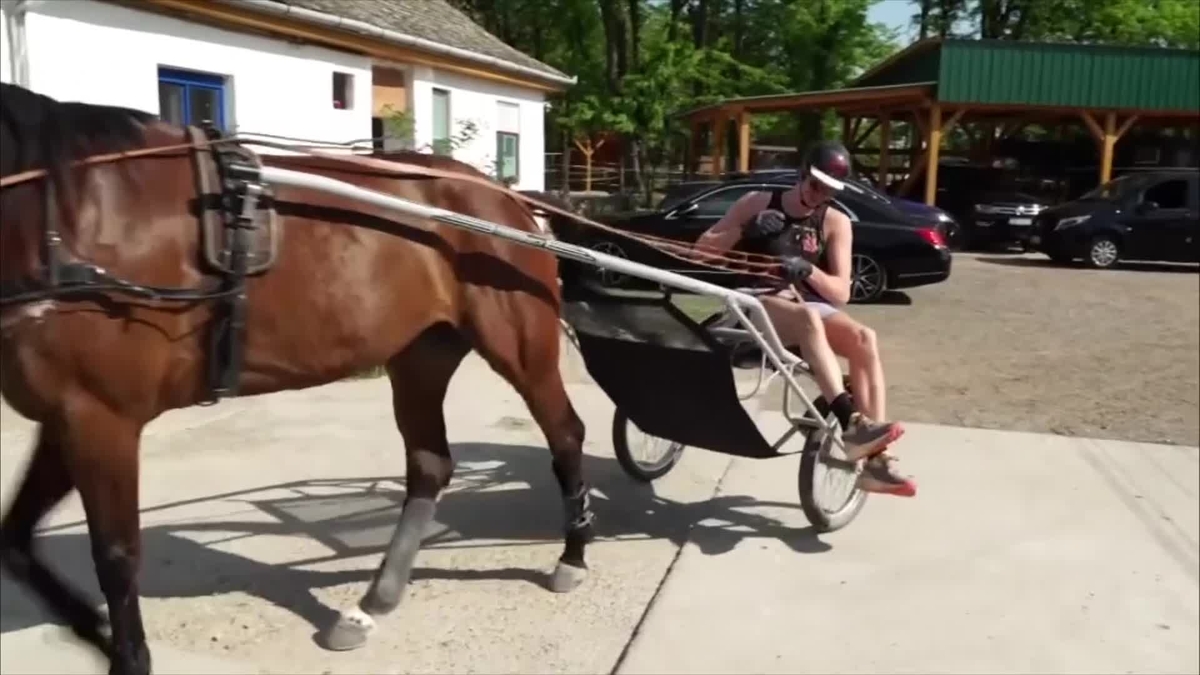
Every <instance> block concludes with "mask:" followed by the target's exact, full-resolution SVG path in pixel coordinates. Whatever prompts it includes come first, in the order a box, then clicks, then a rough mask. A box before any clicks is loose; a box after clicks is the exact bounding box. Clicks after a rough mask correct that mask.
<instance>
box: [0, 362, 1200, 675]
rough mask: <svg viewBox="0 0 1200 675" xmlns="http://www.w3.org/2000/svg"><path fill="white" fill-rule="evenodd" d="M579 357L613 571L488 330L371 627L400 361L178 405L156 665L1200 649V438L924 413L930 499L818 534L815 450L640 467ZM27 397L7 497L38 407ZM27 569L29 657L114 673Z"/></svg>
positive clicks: (5, 655)
mask: <svg viewBox="0 0 1200 675" xmlns="http://www.w3.org/2000/svg"><path fill="white" fill-rule="evenodd" d="M568 366H569V367H568V370H569V374H568V379H569V380H570V384H569V388H570V394H571V396H572V400H573V402H574V403H575V405H576V407H577V409H578V410H579V411H580V414H581V415H582V416H583V418H584V420H585V422H586V423H587V425H588V444H587V447H586V451H587V453H588V456H587V465H586V470H587V472H588V477H589V479H590V480H591V481H592V482H593V484H594V485H595V487H596V493H597V498H596V500H595V502H596V509H597V512H598V519H599V527H600V532H601V536H602V539H601V540H600V541H598V542H597V543H596V544H594V545H593V546H592V547H591V549H589V552H590V559H589V562H590V563H591V565H592V568H593V574H592V577H591V578H590V579H589V580H588V582H587V583H586V584H585V585H584V586H583V587H581V588H580V589H578V590H577V591H575V592H574V593H572V594H568V595H554V594H551V593H549V592H548V591H546V590H544V589H543V588H542V587H541V583H542V579H543V577H544V574H545V573H546V572H547V571H549V570H550V569H552V567H553V564H554V561H555V559H556V557H557V555H558V554H559V552H560V550H561V544H560V541H559V531H558V528H559V520H560V518H561V511H560V506H559V502H558V497H557V494H556V489H555V485H554V482H553V478H552V476H551V473H550V469H549V455H548V453H547V451H546V450H545V442H544V440H543V439H542V437H541V434H540V432H539V431H538V430H537V428H536V426H534V425H533V423H532V422H531V421H530V420H529V415H528V412H527V411H526V410H525V408H524V406H523V404H522V403H521V402H520V400H519V399H518V398H517V396H516V394H515V393H514V392H512V391H511V390H510V389H508V387H507V385H506V384H504V383H503V382H502V381H500V380H499V378H497V377H496V376H495V375H493V374H492V373H491V372H490V371H488V370H487V368H486V367H485V366H483V365H482V363H481V362H480V361H479V360H478V359H475V358H473V357H472V358H470V359H469V360H468V362H467V363H466V364H465V365H464V368H463V369H462V370H461V371H460V372H459V374H458V375H456V377H455V380H454V382H453V383H452V385H451V391H450V395H449V400H448V404H447V410H446V416H447V424H448V427H449V429H450V435H451V441H452V443H454V453H455V457H456V458H457V459H458V461H459V464H458V471H457V473H456V477H455V481H454V484H453V485H452V487H451V489H450V491H449V493H448V494H447V495H446V497H445V498H444V500H443V502H442V505H441V507H440V510H439V514H438V521H439V527H440V529H439V530H437V531H435V533H434V534H433V535H432V537H431V540H430V541H429V543H428V544H427V546H428V548H427V549H426V550H424V551H423V552H422V554H421V556H420V557H419V558H418V563H417V567H418V570H417V572H416V575H415V576H416V579H415V581H414V583H413V584H412V586H411V587H410V592H409V596H408V598H407V600H406V601H405V603H404V604H403V605H402V606H401V608H400V609H399V610H397V612H396V613H395V614H394V615H393V616H391V617H388V618H387V619H386V620H385V621H384V622H383V623H382V624H381V630H379V631H378V632H377V634H376V636H375V638H374V640H373V642H372V643H371V644H370V645H368V646H367V647H366V648H364V649H362V650H359V651H356V652H351V653H331V652H327V651H324V650H322V649H320V648H319V647H318V646H316V645H315V644H314V643H313V641H312V639H311V636H312V634H313V632H314V630H315V626H320V625H324V624H325V622H327V621H328V620H330V619H331V618H332V616H333V614H334V612H336V610H337V609H340V608H342V607H345V606H347V605H348V604H349V603H351V602H352V601H353V600H354V599H355V598H357V597H358V596H359V594H360V593H361V592H362V590H363V589H364V588H365V586H366V584H367V581H368V580H369V576H370V574H371V572H372V571H373V570H374V568H375V566H376V564H377V563H378V560H379V553H380V551H381V550H382V548H383V546H384V544H385V543H386V541H387V538H388V537H389V536H390V533H391V527H392V526H393V524H394V523H395V518H396V513H397V510H398V503H399V500H400V499H401V498H402V494H403V493H402V490H403V484H402V477H401V474H402V473H403V454H402V447H401V443H400V439H399V436H398V434H397V433H396V432H395V430H394V428H393V426H392V423H391V413H390V409H389V407H390V404H389V396H388V394H387V383H386V380H365V381H349V382H342V383H338V384H334V385H330V386H327V387H321V388H318V389H313V390H308V391H303V392H287V393H282V394H277V395H272V396H265V397H257V398H251V399H239V400H233V401H227V402H224V403H222V404H220V405H218V406H215V407H213V408H197V409H190V410H186V411H177V412H173V413H170V414H169V415H166V416H164V417H163V418H162V419H160V420H157V421H156V422H155V423H154V424H153V425H152V426H151V428H150V429H148V431H147V434H146V440H145V442H144V452H145V455H146V457H147V459H146V461H145V463H144V465H143V481H142V504H143V508H144V510H145V513H144V515H143V527H144V533H145V537H144V541H145V562H144V565H143V572H142V576H141V579H142V584H141V585H142V597H143V611H144V614H145V620H146V626H147V631H148V633H149V638H150V641H151V648H152V649H153V650H154V654H155V659H156V672H161V673H169V672H180V673H183V672H191V673H195V672H247V673H249V672H255V673H257V672H263V673H297V672H303V673H353V672H358V673H361V672H378V673H389V672H406V673H413V672H429V673H433V672H459V673H462V672H489V673H491V672H496V673H510V672H517V671H521V672H567V673H598V672H609V671H611V670H613V669H614V667H618V666H619V672H624V673H659V672H663V673H665V672H688V673H711V672H742V673H750V672H788V673H800V672H813V673H815V672H822V673H829V672H915V671H918V670H920V671H922V672H989V673H996V672H1024V673H1033V672H1039V673H1045V672H1064V673H1065V672H1098V671H1103V672H1120V671H1126V670H1129V671H1136V672H1179V673H1183V672H1197V671H1200V658H1198V657H1197V638H1196V635H1197V630H1198V628H1200V621H1198V614H1200V607H1198V605H1200V602H1198V600H1197V593H1198V581H1197V580H1198V579H1200V569H1198V563H1197V541H1198V538H1200V536H1198V530H1200V515H1198V501H1197V494H1198V492H1200V490H1198V486H1197V482H1198V478H1197V475H1198V469H1200V465H1198V459H1197V458H1198V456H1200V451H1198V450H1197V449H1196V448H1180V447H1175V446H1148V445H1135V444H1125V443H1114V442H1100V441H1089V440H1085V439H1070V438H1062V437H1046V436H1037V435H1032V434H1018V433H1008V432H988V431H979V430H967V429H954V428H942V427H933V426H925V425H914V426H913V427H912V428H910V431H909V433H908V436H907V437H906V438H905V439H904V440H903V441H902V442H901V445H900V446H898V448H897V450H898V452H899V454H900V456H901V457H902V458H903V464H902V465H901V466H903V467H904V468H905V469H906V470H909V471H912V472H913V473H915V474H916V475H917V476H918V479H919V482H920V486H921V493H920V495H919V496H918V498H917V499H914V500H899V499H894V498H884V497H876V498H873V499H872V500H871V501H869V503H868V504H867V507H866V509H865V510H864V512H863V513H862V514H861V515H860V516H859V518H858V520H856V521H855V522H854V523H852V524H851V525H850V526H849V527H848V528H847V529H845V530H843V531H841V532H837V533H833V534H830V535H823V536H821V537H820V538H817V537H814V536H812V535H811V534H810V533H809V532H808V531H807V530H806V527H805V526H806V522H805V521H804V518H803V516H802V514H801V513H800V511H799V508H798V506H797V496H796V488H795V484H796V481H795V470H796V467H797V463H798V462H797V459H796V458H795V457H791V458H783V459H777V460H763V461H752V460H738V461H733V462H731V461H730V460H729V459H728V458H726V457H723V456H719V455H714V454H712V453H706V452H701V451H690V452H687V453H685V456H684V459H683V461H682V462H681V463H680V464H679V466H678V467H676V469H675V470H674V471H673V472H672V473H670V474H668V475H667V476H666V477H664V478H662V479H660V481H658V482H657V483H655V484H654V485H653V486H643V485H639V484H636V483H634V482H633V481H631V480H630V479H628V478H626V477H625V476H624V474H623V473H621V470H620V468H619V467H617V465H616V462H615V461H614V460H613V459H612V451H611V442H610V438H609V432H610V429H609V427H610V422H611V414H612V404H611V402H609V401H608V400H607V397H605V396H604V394H603V393H602V392H600V391H599V390H598V389H597V388H596V387H595V386H594V385H592V384H590V383H589V381H588V379H587V377H586V375H584V374H583V373H582V370H581V369H580V368H578V364H577V363H568ZM3 415H4V416H3V417H2V418H0V421H2V422H3V429H2V434H0V459H2V460H3V461H2V462H0V481H2V482H0V499H2V500H3V502H4V503H5V504H7V502H8V500H9V499H11V495H12V493H13V487H14V486H13V479H14V478H15V477H16V476H18V475H19V472H20V470H21V468H22V466H21V465H22V464H23V462H24V461H25V457H26V456H27V450H28V445H29V440H30V435H29V426H28V424H27V423H25V422H24V421H23V420H20V419H19V418H15V417H14V416H12V415H11V412H10V411H3ZM762 419H763V422H764V424H765V425H767V428H768V430H769V431H771V430H773V431H780V430H781V429H780V427H781V424H780V421H779V420H778V419H777V418H774V417H773V416H772V415H770V414H769V413H763V414H762ZM398 481H399V482H398ZM81 515H82V513H81V510H80V509H79V504H78V499H77V498H76V497H72V498H71V499H70V500H68V502H67V503H66V504H64V505H63V507H61V508H60V509H59V510H58V511H57V512H56V513H55V515H54V517H53V519H52V521H51V524H50V531H48V532H47V533H45V534H44V535H43V539H42V542H43V548H44V550H46V551H47V553H48V555H50V556H51V557H52V558H53V560H54V562H55V565H56V566H57V567H59V568H60V569H62V570H63V571H64V573H65V574H67V575H68V576H69V577H70V578H71V579H72V580H74V581H75V582H76V583H78V584H80V585H81V587H83V588H85V589H87V591H88V592H89V593H90V594H91V596H92V597H93V598H94V599H96V601H97V603H99V598H100V595H99V593H98V591H97V589H96V583H95V581H94V574H93V572H92V570H91V563H90V556H89V553H88V548H87V542H86V537H85V535H84V534H83V531H84V530H83V528H82V527H81V526H80V525H79V523H80V518H81ZM681 546H682V549H681V548H680V547H681ZM2 590H3V594H2V595H0V601H2V609H3V612H2V615H0V618H2V620H3V625H2V626H0V671H2V672H3V673H26V672H28V673H34V672H37V673H48V672H67V673H74V672H80V673H82V672H103V669H102V667H100V665H99V664H97V663H96V662H95V661H94V659H93V658H92V657H91V655H90V653H89V652H87V650H84V649H82V648H80V647H78V646H77V645H76V644H75V643H74V641H73V640H71V639H69V638H68V637H65V636H64V634H63V633H64V631H62V629H60V628H57V627H54V626H52V625H50V622H49V621H48V619H47V617H46V616H45V613H44V612H43V611H42V610H41V609H40V608H39V607H38V606H37V605H36V604H34V603H33V602H31V601H30V600H29V598H28V597H26V596H25V595H24V593H23V592H22V591H21V590H19V589H17V588H16V587H15V586H14V585H13V584H11V583H10V582H9V581H8V580H7V579H5V580H4V581H3V589H2ZM647 608H648V609H647ZM635 629H636V634H635ZM631 640H632V642H631Z"/></svg>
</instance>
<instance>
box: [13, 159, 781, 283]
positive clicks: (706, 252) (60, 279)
mask: <svg viewBox="0 0 1200 675" xmlns="http://www.w3.org/2000/svg"><path fill="white" fill-rule="evenodd" d="M296 140H300V139H296ZM221 145H242V146H248V145H249V146H252V145H258V146H262V147H269V148H275V149H279V150H285V151H289V152H297V153H299V154H300V155H301V156H306V157H313V158H321V159H327V160H331V161H333V162H337V163H341V164H345V165H350V166H359V167H362V168H367V169H371V170H373V171H378V172H383V173H385V174H390V175H392V176H395V177H398V178H399V177H406V176H413V175H416V176H422V177H426V178H438V179H445V180H456V181H465V182H469V183H472V184H475V185H480V186H482V187H486V188H488V189H490V190H496V191H499V192H503V193H505V194H507V195H508V196H509V197H511V198H513V199H516V200H518V201H520V202H523V203H525V204H526V205H528V206H530V207H533V208H534V209H540V210H541V211H543V212H546V213H552V214H556V215H559V216H562V217H564V218H567V219H569V220H572V221H574V222H577V223H580V224H582V225H586V226H588V227H592V228H595V229H598V230H601V231H604V232H607V233H609V234H612V235H615V236H618V237H622V238H625V239H629V240H633V241H637V242H639V243H641V244H643V245H645V246H648V247H650V248H652V249H654V250H657V251H659V252H660V253H663V254H665V255H667V256H670V257H672V258H675V259H677V260H682V261H683V262H686V263H690V264H693V265H698V266H701V267H706V268H709V269H716V270H720V271H724V272H730V273H735V274H742V275H746V276H754V277H760V278H763V279H766V280H768V281H771V282H779V281H781V280H782V279H781V277H780V276H779V275H778V274H776V273H774V271H775V270H778V269H779V263H778V260H777V259H776V258H774V257H772V256H765V255H760V254H753V253H743V252H739V251H725V252H721V251H717V250H716V249H712V248H709V247H707V246H701V245H696V244H692V243H689V242H683V241H679V240H675V239H669V238H666V237H657V236H654V235H648V234H635V233H632V232H626V231H624V230H620V229H618V228H615V227H612V226H610V225H605V224H603V223H599V222H596V221H594V220H591V219H589V218H586V217H584V216H581V215H579V214H577V213H573V212H571V211H568V210H566V209H563V208H560V207H557V206H554V205H552V204H548V203H545V202H543V201H541V200H538V199H534V198H533V197H529V196H527V195H523V194H520V193H519V192H516V191H515V190H512V189H511V188H509V187H507V186H505V185H501V184H499V183H496V182H494V181H492V180H489V179H487V178H483V177H481V176H473V175H470V174H465V173H461V172H456V171H446V170H442V169H435V168H432V167H425V166H421V165H418V164H411V163H408V162H399V161H393V160H389V159H381V158H377V157H371V156H363V155H358V154H349V155H347V154H343V153H336V152H329V151H327V150H328V148H329V147H330V144H319V143H316V142H312V141H307V142H303V143H296V144H288V143H279V142H273V141H266V140H259V139H255V138H246V137H239V136H230V137H226V138H210V139H208V140H206V141H203V142H195V141H193V142H189V143H179V144H175V145H166V146H156V147H153V148H142V149H139V150H130V151H124V152H114V153H107V154H102V155H93V156H90V157H86V158H83V159H80V160H76V161H74V162H72V163H71V164H70V166H71V167H72V168H78V167H87V166H96V165H100V164H107V163H114V162H120V161H125V160H130V159H137V158H141V157H152V156H162V155H167V154H170V153H174V152H181V151H189V152H194V151H197V150H202V149H213V148H215V147H217V146H221ZM47 175H48V172H47V170H45V169H31V170H28V171H23V172H21V173H16V174H12V175H10V176H4V177H3V178H0V189H2V188H7V187H10V186H13V185H18V184H21V183H26V182H30V181H33V180H37V179H40V178H44V177H46V176H47ZM47 230H48V231H47V238H48V240H49V241H50V243H51V244H52V245H54V244H57V243H59V242H60V241H61V240H60V238H59V236H58V233H57V230H56V229H55V228H54V226H53V218H51V223H50V224H48V227H47ZM50 266H51V276H52V278H54V279H55V281H56V282H57V283H55V284H53V285H52V287H51V288H44V289H39V290H36V291H29V292H24V293H14V294H8V293H4V294H0V307H3V306H6V305H11V304H18V303H23V302H29V301H34V300H39V299H45V298H47V297H51V296H55V295H61V294H65V293H76V292H82V291H86V292H89V293H91V292H103V291H114V292H122V293H126V294H130V295H134V296H137V297H140V298H143V299H146V300H174V301H203V300H211V299H218V298H222V297H226V296H229V295H235V294H237V293H240V292H242V290H241V289H239V288H222V289H220V290H216V291H201V290H191V289H173V288H156V287H150V286H141V285H138V284H133V283H129V282H127V281H124V280H121V279H119V278H116V277H114V276H112V275H111V274H109V273H108V272H107V271H105V270H104V269H103V268H101V267H99V266H97V265H92V264H88V263H69V264H64V263H62V262H61V261H58V260H56V259H54V258H51V260H50ZM60 267H61V270H60V269H59V268H60ZM5 290H7V289H5Z"/></svg>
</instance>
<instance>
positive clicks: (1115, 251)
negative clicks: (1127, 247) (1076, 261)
mask: <svg viewBox="0 0 1200 675" xmlns="http://www.w3.org/2000/svg"><path fill="white" fill-rule="evenodd" d="M1120 260H1121V244H1120V242H1118V241H1117V240H1116V238H1115V237H1113V236H1112V235H1108V234H1098V235H1096V236H1095V237H1092V240H1091V241H1090V242H1088V247H1087V252H1086V253H1085V254H1084V256H1083V263H1084V264H1085V265H1087V266H1088V267H1091V268H1092V269H1098V270H1105V269H1111V268H1113V267H1115V266H1116V265H1117V263H1118V262H1120Z"/></svg>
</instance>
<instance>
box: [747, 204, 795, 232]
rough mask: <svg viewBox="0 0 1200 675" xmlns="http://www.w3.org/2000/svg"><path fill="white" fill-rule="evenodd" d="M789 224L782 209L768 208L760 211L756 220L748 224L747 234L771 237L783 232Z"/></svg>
mask: <svg viewBox="0 0 1200 675" xmlns="http://www.w3.org/2000/svg"><path fill="white" fill-rule="evenodd" d="M786 225H787V220H786V217H785V216H784V215H783V212H782V211H776V210H774V209H767V210H765V211H760V212H759V214H758V215H757V216H755V217H754V220H752V221H750V224H749V225H747V226H746V234H747V235H749V236H751V237H769V236H771V235H773V234H776V233H778V232H782V231H783V228H784V227H785V226H786Z"/></svg>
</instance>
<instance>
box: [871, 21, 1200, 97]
mask: <svg viewBox="0 0 1200 675" xmlns="http://www.w3.org/2000/svg"><path fill="white" fill-rule="evenodd" d="M929 81H936V82H937V88H936V93H935V97H936V100H937V101H938V102H940V103H960V104H972V103H974V104H977V105H1018V106H1053V107H1063V108H1102V109H1127V110H1137V111H1142V112H1160V113H1174V114H1179V113H1190V114H1192V115H1200V51H1196V50H1185V49H1161V48H1155V47H1118V46H1109V45H1080V44H1067V43H1044V42H1019V41H1011V40H953V39H949V40H942V39H931V40H924V41H922V42H918V43H916V44H914V45H912V46H910V47H909V48H907V49H905V50H904V51H902V52H900V53H898V54H897V55H895V56H894V57H892V58H890V59H888V60H886V61H884V62H882V63H880V64H879V65H877V66H876V67H874V68H872V69H871V70H869V71H868V72H866V73H864V74H863V75H862V76H861V77H859V78H858V79H857V80H855V81H854V83H853V84H852V85H851V86H852V87H878V86H883V85H900V84H906V83H914V84H915V83H918V82H929Z"/></svg>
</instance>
